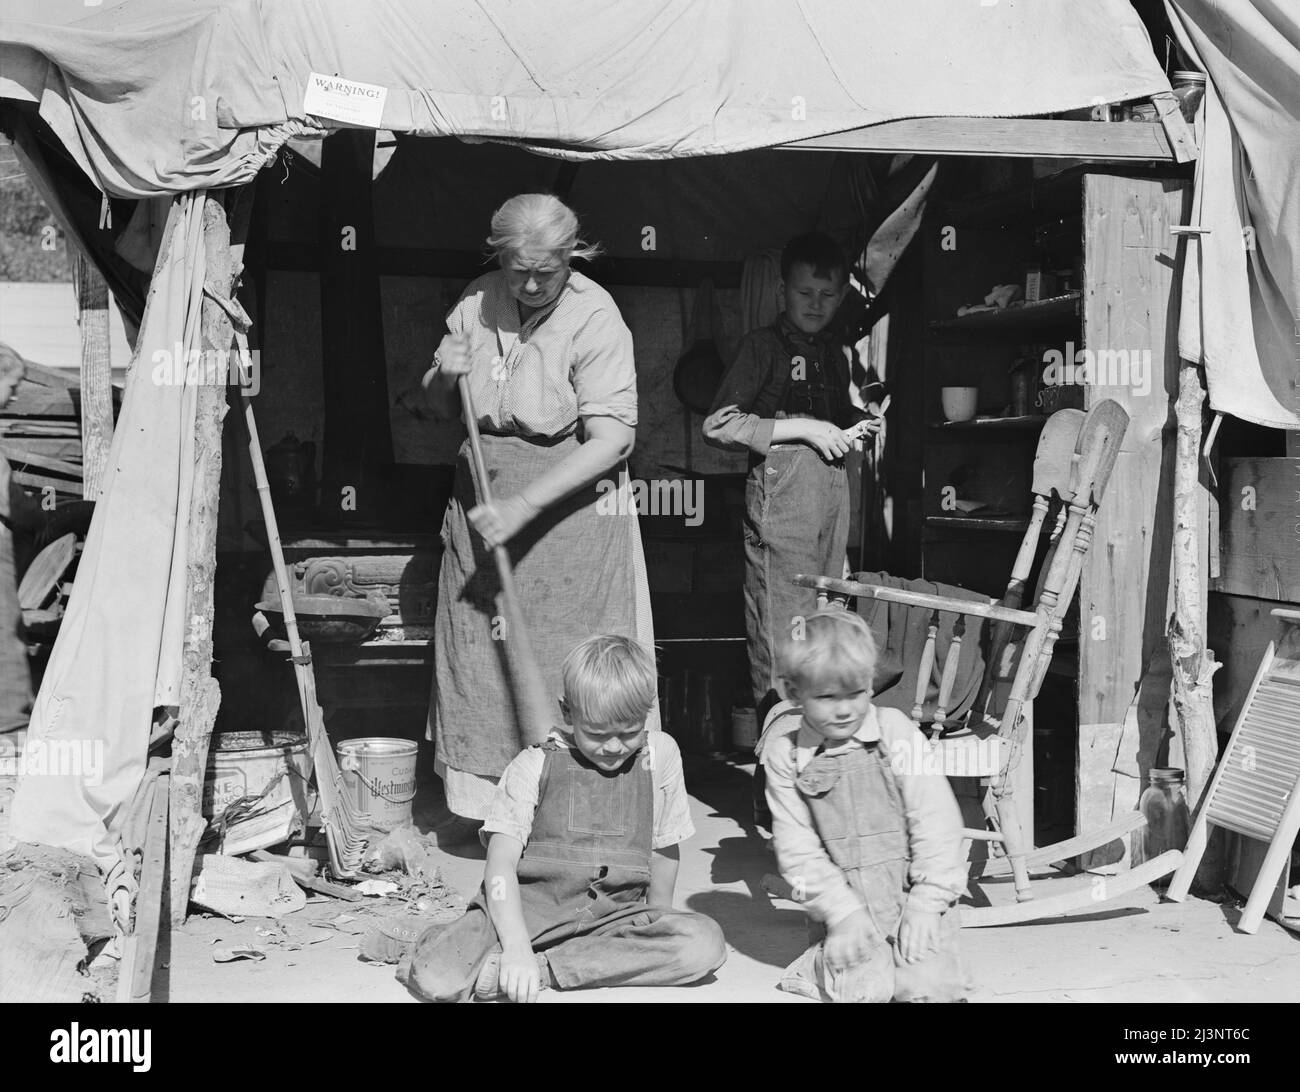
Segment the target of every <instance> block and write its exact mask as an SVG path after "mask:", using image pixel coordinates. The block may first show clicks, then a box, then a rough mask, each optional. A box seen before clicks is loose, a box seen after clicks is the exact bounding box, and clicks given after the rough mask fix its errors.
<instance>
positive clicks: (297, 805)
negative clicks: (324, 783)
mask: <svg viewBox="0 0 1300 1092" xmlns="http://www.w3.org/2000/svg"><path fill="white" fill-rule="evenodd" d="M310 777H311V759H310V758H309V757H308V755H307V737H306V736H304V735H301V734H299V733H297V732H223V733H222V734H221V735H219V736H216V737H215V739H214V741H213V746H212V749H211V750H210V751H209V752H208V768H207V773H206V775H205V777H204V779H203V817H204V818H205V819H213V818H217V817H219V816H221V815H222V814H223V813H224V812H225V811H226V809H227V808H228V807H230V805H231V804H233V803H234V802H235V801H237V800H240V799H241V798H242V799H245V800H246V801H247V805H248V808H247V812H246V814H245V815H244V817H243V818H240V819H239V820H238V821H237V822H234V823H231V824H230V825H229V826H227V827H226V829H225V833H224V835H223V837H222V842H221V846H220V852H222V853H224V854H227V855H231V856H234V855H237V854H240V853H251V852H253V850H256V849H265V848H266V847H267V846H273V845H276V844H278V843H280V842H283V841H285V840H287V839H288V838H289V837H290V836H292V835H293V834H294V833H295V832H296V831H298V830H301V829H302V822H303V820H304V818H305V817H306V816H307V814H308V813H309V811H310V806H309V803H308V798H307V782H308V779H309V778H310ZM250 797H260V799H257V800H255V801H253V800H248V798H250ZM241 810H242V809H241Z"/></svg>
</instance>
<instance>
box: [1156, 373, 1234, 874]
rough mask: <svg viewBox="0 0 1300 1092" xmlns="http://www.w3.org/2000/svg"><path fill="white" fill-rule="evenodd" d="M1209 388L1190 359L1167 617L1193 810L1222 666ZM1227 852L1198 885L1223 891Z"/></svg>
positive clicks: (1179, 406) (1211, 739)
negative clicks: (1210, 513) (1207, 480)
mask: <svg viewBox="0 0 1300 1092" xmlns="http://www.w3.org/2000/svg"><path fill="white" fill-rule="evenodd" d="M1204 401H1205V390H1204V388H1203V387H1202V385H1201V371H1200V368H1199V366H1197V365H1195V364H1189V363H1188V362H1186V361H1184V362H1183V363H1182V366H1181V367H1180V368H1179V373H1178V401H1177V403H1176V407H1175V415H1176V418H1177V422H1178V440H1177V448H1176V454H1175V461H1174V504H1173V516H1174V541H1173V580H1174V610H1173V614H1172V615H1171V617H1170V619H1169V630H1168V638H1169V656H1170V659H1171V661H1172V664H1173V680H1172V688H1171V691H1170V698H1169V724H1170V728H1171V729H1172V730H1173V732H1174V734H1175V735H1176V736H1177V737H1178V738H1179V739H1180V740H1181V741H1182V745H1183V755H1184V762H1185V763H1186V765H1187V803H1188V806H1189V807H1190V808H1193V809H1194V808H1195V807H1196V805H1197V804H1198V803H1200V800H1201V797H1202V796H1203V795H1204V793H1205V790H1206V789H1207V788H1208V787H1209V784H1210V778H1211V777H1212V776H1213V775H1214V765H1215V762H1216V761H1217V759H1218V753H1219V748H1218V733H1217V731H1216V729H1215V725H1214V691H1213V688H1212V686H1211V683H1210V680H1211V678H1212V676H1213V675H1214V672H1215V671H1217V670H1218V668H1219V666H1220V665H1219V664H1218V663H1217V662H1216V661H1215V659H1214V653H1213V651H1212V650H1210V649H1208V648H1206V647H1205V633H1204V631H1203V628H1202V624H1201V618H1202V616H1203V615H1204V612H1205V585H1204V578H1203V574H1202V571H1201V556H1200V534H1199V528H1200V505H1199V503H1198V502H1199V499H1200V488H1201V486H1200V463H1201V406H1202V403H1203V402H1204ZM1221 880H1222V855H1221V854H1220V853H1213V852H1209V853H1206V854H1205V856H1204V857H1203V858H1202V860H1201V866H1200V868H1199V869H1198V870H1197V883H1198V886H1200V887H1202V888H1204V889H1206V890H1214V889H1217V887H1218V886H1219V884H1220V882H1221Z"/></svg>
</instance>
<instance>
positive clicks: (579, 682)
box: [563, 634, 659, 725]
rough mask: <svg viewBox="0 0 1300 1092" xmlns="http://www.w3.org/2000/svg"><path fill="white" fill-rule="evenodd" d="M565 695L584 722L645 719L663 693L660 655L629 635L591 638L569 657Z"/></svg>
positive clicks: (565, 668)
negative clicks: (657, 657)
mask: <svg viewBox="0 0 1300 1092" xmlns="http://www.w3.org/2000/svg"><path fill="white" fill-rule="evenodd" d="M563 674H564V700H565V702H566V703H567V704H568V706H569V712H570V714H571V715H572V716H574V717H576V718H577V719H578V720H581V721H582V722H583V723H584V724H602V725H603V724H630V723H632V722H633V721H637V720H644V719H645V718H646V717H647V716H648V715H649V713H650V707H651V706H652V705H654V703H655V698H656V696H657V695H658V690H659V686H658V672H657V671H656V669H655V659H654V657H653V656H652V655H651V654H650V653H649V652H647V651H646V649H645V648H644V647H643V646H642V645H639V644H637V642H636V641H633V640H632V639H631V638H629V637H620V636H617V635H614V634H600V635H598V636H596V637H588V638H587V639H586V640H585V641H583V642H582V644H580V645H578V647H577V648H575V649H574V650H573V651H572V652H570V653H569V655H568V656H566V657H565V659H564V667H563Z"/></svg>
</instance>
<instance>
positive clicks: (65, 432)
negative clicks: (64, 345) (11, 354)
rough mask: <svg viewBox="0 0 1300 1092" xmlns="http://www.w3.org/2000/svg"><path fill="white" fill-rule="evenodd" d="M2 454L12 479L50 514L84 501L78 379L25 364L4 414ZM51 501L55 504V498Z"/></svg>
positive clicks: (0, 437)
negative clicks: (11, 473)
mask: <svg viewBox="0 0 1300 1092" xmlns="http://www.w3.org/2000/svg"><path fill="white" fill-rule="evenodd" d="M0 454H3V455H4V456H5V458H7V459H8V460H9V465H10V467H11V468H12V469H13V480H14V481H15V482H16V483H17V484H19V485H21V486H22V487H23V488H25V489H27V490H29V491H30V492H32V493H34V494H35V495H36V496H37V498H38V499H39V500H41V501H42V502H43V506H44V507H45V508H46V509H47V510H49V509H51V508H52V507H53V506H55V505H61V504H64V503H66V502H68V501H74V500H81V499H82V494H83V485H82V481H83V478H82V447H81V405H80V397H79V391H78V380H77V378H76V376H75V374H73V375H70V376H65V375H62V374H60V372H59V371H57V370H56V369H53V368H46V367H43V366H41V365H40V364H33V363H32V362H31V361H26V362H25V368H24V375H23V378H22V380H20V381H19V383H18V386H17V388H16V389H15V391H14V394H13V397H12V398H11V399H10V400H9V402H8V404H7V405H5V406H4V407H3V409H0ZM50 498H52V499H50Z"/></svg>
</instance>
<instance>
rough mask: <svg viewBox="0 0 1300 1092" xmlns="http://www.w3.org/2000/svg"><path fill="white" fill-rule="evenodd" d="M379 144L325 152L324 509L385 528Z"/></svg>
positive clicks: (367, 138)
mask: <svg viewBox="0 0 1300 1092" xmlns="http://www.w3.org/2000/svg"><path fill="white" fill-rule="evenodd" d="M374 143H375V134H374V132H373V131H371V130H364V131H363V130H359V129H345V130H343V131H342V132H338V133H334V134H333V135H331V136H329V137H327V138H326V139H325V143H324V145H323V146H322V148H321V184H320V218H319V221H318V232H319V234H318V236H317V239H318V244H319V247H320V259H321V264H320V273H321V276H320V302H321V373H322V381H323V393H324V399H325V423H324V429H323V435H324V455H323V458H322V466H321V493H320V512H321V514H322V516H323V517H324V518H326V519H327V520H328V522H329V523H330V524H335V523H341V524H352V525H356V524H359V523H374V522H377V521H378V520H379V519H380V517H381V516H382V514H383V513H384V511H385V510H386V507H387V496H386V488H387V487H386V482H385V468H386V467H388V466H391V465H392V462H393V437H392V426H391V424H390V421H389V405H388V371H387V368H386V366H385V354H384V320H383V309H382V304H381V298H380V291H379V275H380V270H379V265H378V254H377V250H376V246H375V225H374V210H373V205H372V202H373V180H372V178H371V165H372V162H373V158H374ZM430 352H432V347H430Z"/></svg>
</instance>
